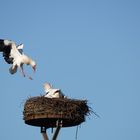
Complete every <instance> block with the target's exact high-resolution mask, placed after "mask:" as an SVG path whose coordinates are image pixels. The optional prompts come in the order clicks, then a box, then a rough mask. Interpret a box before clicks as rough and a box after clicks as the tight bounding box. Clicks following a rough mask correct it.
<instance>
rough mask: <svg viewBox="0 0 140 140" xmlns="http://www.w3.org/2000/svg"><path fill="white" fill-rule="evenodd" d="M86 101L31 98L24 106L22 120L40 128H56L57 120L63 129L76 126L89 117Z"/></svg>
mask: <svg viewBox="0 0 140 140" xmlns="http://www.w3.org/2000/svg"><path fill="white" fill-rule="evenodd" d="M90 112H91V110H90V107H89V106H88V105H87V100H75V99H67V98H63V99H60V98H53V99H51V98H45V97H43V96H39V97H31V98H29V99H27V101H26V102H25V105H24V111H23V116H24V117H23V119H24V121H25V123H26V124H28V125H33V126H40V127H46V128H50V127H56V122H57V120H61V121H62V126H63V127H70V126H76V125H79V124H81V123H82V122H84V121H85V117H86V116H88V115H90Z"/></svg>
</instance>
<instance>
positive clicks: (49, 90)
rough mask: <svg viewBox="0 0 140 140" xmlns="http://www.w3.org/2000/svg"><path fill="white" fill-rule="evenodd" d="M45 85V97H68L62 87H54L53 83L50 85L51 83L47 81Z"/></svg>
mask: <svg viewBox="0 0 140 140" xmlns="http://www.w3.org/2000/svg"><path fill="white" fill-rule="evenodd" d="M43 87H44V91H45V95H44V97H47V98H66V97H65V96H64V94H63V93H62V92H61V90H60V89H55V88H53V87H52V85H50V84H49V83H45V84H44V85H43Z"/></svg>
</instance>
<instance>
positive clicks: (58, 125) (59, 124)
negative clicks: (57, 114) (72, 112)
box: [52, 120, 62, 140]
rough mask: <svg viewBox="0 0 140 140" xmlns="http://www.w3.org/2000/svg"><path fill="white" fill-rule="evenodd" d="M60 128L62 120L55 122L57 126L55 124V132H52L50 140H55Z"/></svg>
mask: <svg viewBox="0 0 140 140" xmlns="http://www.w3.org/2000/svg"><path fill="white" fill-rule="evenodd" d="M61 127H62V120H61V121H60V120H58V121H57V124H56V130H55V132H54V135H53V137H52V140H56V139H57V136H58V133H59V131H60V129H61Z"/></svg>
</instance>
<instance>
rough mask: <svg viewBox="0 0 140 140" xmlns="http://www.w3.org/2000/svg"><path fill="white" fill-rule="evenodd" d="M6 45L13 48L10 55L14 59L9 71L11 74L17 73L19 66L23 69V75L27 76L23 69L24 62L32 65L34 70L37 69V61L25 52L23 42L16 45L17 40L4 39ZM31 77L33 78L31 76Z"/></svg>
mask: <svg viewBox="0 0 140 140" xmlns="http://www.w3.org/2000/svg"><path fill="white" fill-rule="evenodd" d="M4 46H5V47H6V46H10V49H11V50H10V53H9V55H8V56H9V58H10V59H12V60H13V62H12V66H11V67H10V68H9V72H10V73H11V74H14V73H16V72H17V69H18V68H19V69H20V70H21V73H22V75H23V76H24V77H25V76H26V75H25V72H24V70H23V65H24V64H26V65H31V67H32V68H33V71H35V70H36V62H35V61H34V60H32V59H31V58H30V57H28V56H27V55H25V54H24V53H23V44H20V45H18V46H17V47H16V44H15V42H13V41H11V40H4ZM29 78H30V79H32V78H31V77H29Z"/></svg>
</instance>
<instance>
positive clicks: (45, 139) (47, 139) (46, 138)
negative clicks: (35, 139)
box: [41, 133, 49, 140]
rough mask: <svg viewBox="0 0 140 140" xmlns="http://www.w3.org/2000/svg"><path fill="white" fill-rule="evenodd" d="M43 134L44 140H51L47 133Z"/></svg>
mask: <svg viewBox="0 0 140 140" xmlns="http://www.w3.org/2000/svg"><path fill="white" fill-rule="evenodd" d="M41 134H42V136H43V139H44V140H49V138H48V136H47V133H41Z"/></svg>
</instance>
